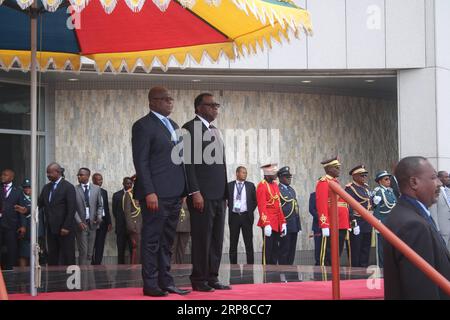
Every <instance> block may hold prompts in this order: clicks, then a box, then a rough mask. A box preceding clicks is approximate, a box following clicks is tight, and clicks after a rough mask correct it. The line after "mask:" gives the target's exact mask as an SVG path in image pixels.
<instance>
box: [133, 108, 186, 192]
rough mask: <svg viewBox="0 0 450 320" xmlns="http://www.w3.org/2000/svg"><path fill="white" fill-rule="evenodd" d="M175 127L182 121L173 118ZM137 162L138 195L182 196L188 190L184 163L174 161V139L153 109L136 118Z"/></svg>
mask: <svg viewBox="0 0 450 320" xmlns="http://www.w3.org/2000/svg"><path fill="white" fill-rule="evenodd" d="M170 123H171V124H172V126H173V128H174V129H175V130H177V129H178V128H179V127H178V125H177V124H176V123H175V122H174V121H172V120H170ZM131 143H132V147H133V163H134V167H135V169H136V176H137V179H136V182H135V186H134V192H135V198H136V199H138V200H143V199H145V196H146V195H148V194H150V193H156V194H157V196H158V197H160V198H175V197H182V196H184V195H185V194H186V178H185V172H184V165H183V163H181V164H175V163H174V162H173V161H172V158H171V157H172V151H173V148H174V146H175V145H174V143H173V142H172V140H171V135H170V132H169V130H168V129H167V128H166V127H165V126H164V124H163V123H162V121H161V120H159V119H158V117H157V116H156V115H155V114H153V112H149V114H147V115H146V116H145V117H143V118H141V119H139V120H138V121H136V122H135V123H134V125H133V129H132V138H131Z"/></svg>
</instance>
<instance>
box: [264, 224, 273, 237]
mask: <svg viewBox="0 0 450 320" xmlns="http://www.w3.org/2000/svg"><path fill="white" fill-rule="evenodd" d="M264 235H265V236H266V237H270V236H271V235H272V227H271V226H270V225H268V226H265V227H264Z"/></svg>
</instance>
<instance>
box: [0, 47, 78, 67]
mask: <svg viewBox="0 0 450 320" xmlns="http://www.w3.org/2000/svg"><path fill="white" fill-rule="evenodd" d="M36 58H37V64H38V67H39V69H40V70H41V71H45V70H47V69H48V67H49V66H51V65H52V66H53V67H54V68H55V69H58V70H63V69H66V68H70V69H71V70H74V71H79V70H80V66H81V62H80V56H79V55H78V54H71V53H62V52H47V51H42V52H37V55H36ZM14 62H17V63H18V64H19V65H20V67H21V69H22V70H24V71H28V70H29V69H30V64H31V52H30V51H22V50H0V65H1V68H2V69H6V70H9V69H10V68H11V67H12V66H13V64H14Z"/></svg>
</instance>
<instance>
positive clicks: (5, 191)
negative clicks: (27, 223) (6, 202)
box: [3, 183, 8, 198]
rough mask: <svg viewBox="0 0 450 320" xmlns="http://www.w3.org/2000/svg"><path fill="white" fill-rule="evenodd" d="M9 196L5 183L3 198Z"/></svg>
mask: <svg viewBox="0 0 450 320" xmlns="http://www.w3.org/2000/svg"><path fill="white" fill-rule="evenodd" d="M7 194H8V185H7V184H6V183H5V184H3V197H4V198H6V195H7Z"/></svg>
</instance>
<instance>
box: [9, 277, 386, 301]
mask: <svg viewBox="0 0 450 320" xmlns="http://www.w3.org/2000/svg"><path fill="white" fill-rule="evenodd" d="M369 281H370V280H369ZM370 284H371V283H369V285H370ZM383 292H384V291H383V280H381V285H380V288H379V289H376V288H375V289H372V290H371V289H369V288H368V280H344V281H341V299H345V300H354V299H383V298H384V294H383ZM331 298H332V297H331V281H327V282H325V281H308V282H289V283H261V284H238V285H234V286H233V290H224V291H219V290H216V291H215V292H212V293H203V292H192V293H190V294H188V295H186V296H179V295H176V294H170V295H169V296H168V297H163V298H152V297H145V296H143V295H142V289H141V288H116V289H102V290H91V291H77V292H52V293H41V294H39V295H38V296H37V297H31V296H30V295H29V294H11V295H9V299H10V300H151V299H157V300H328V299H331Z"/></svg>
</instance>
